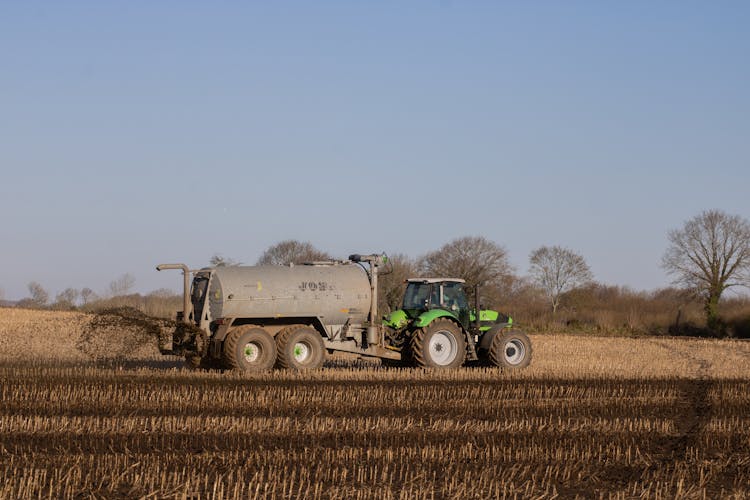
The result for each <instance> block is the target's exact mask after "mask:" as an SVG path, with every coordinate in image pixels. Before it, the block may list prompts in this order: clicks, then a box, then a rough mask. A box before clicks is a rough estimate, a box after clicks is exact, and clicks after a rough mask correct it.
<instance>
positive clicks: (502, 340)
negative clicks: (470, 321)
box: [487, 330, 532, 370]
mask: <svg viewBox="0 0 750 500" xmlns="http://www.w3.org/2000/svg"><path fill="white" fill-rule="evenodd" d="M531 354H532V349H531V340H529V337H528V336H527V335H526V334H525V333H523V332H522V331H520V330H510V331H509V332H506V333H504V334H502V335H499V334H498V335H495V337H494V338H493V339H492V344H491V345H490V349H489V352H488V353H487V358H488V360H489V362H490V364H492V365H493V366H497V367H500V368H503V369H510V370H517V369H520V368H526V367H527V366H529V363H531Z"/></svg>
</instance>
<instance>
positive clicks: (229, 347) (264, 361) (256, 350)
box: [223, 325, 276, 372]
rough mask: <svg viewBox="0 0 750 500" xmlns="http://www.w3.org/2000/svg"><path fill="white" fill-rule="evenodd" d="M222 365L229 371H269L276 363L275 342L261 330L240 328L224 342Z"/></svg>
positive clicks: (247, 327) (253, 327) (255, 327)
mask: <svg viewBox="0 0 750 500" xmlns="http://www.w3.org/2000/svg"><path fill="white" fill-rule="evenodd" d="M223 358H224V364H225V365H226V367H227V368H229V369H231V370H239V371H246V372H257V371H263V370H270V369H271V368H273V365H274V363H275V362H276V342H274V340H273V337H272V336H271V334H269V333H268V332H267V331H265V330H264V329H263V328H259V327H257V326H250V325H247V326H240V327H239V328H235V329H234V330H232V331H230V332H229V334H228V335H227V337H226V339H225V340H224V352H223Z"/></svg>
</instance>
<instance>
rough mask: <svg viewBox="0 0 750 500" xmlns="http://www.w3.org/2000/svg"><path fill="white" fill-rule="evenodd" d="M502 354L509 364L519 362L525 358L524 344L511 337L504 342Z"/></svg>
mask: <svg viewBox="0 0 750 500" xmlns="http://www.w3.org/2000/svg"><path fill="white" fill-rule="evenodd" d="M503 354H504V356H505V361H506V362H507V363H508V364H509V365H517V364H520V363H521V362H522V361H523V360H524V358H526V346H525V345H523V342H521V341H520V340H518V339H511V340H509V341H508V342H506V344H505V350H504V353H503Z"/></svg>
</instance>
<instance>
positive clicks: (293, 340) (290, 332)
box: [276, 325, 326, 370]
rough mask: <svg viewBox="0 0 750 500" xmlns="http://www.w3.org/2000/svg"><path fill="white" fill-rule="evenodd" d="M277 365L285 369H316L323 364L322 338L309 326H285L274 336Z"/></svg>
mask: <svg viewBox="0 0 750 500" xmlns="http://www.w3.org/2000/svg"><path fill="white" fill-rule="evenodd" d="M276 347H277V350H278V353H279V355H278V359H277V365H278V366H279V368H283V369H287V370H316V369H318V368H320V367H322V366H323V362H324V361H325V359H326V349H325V346H324V345H323V338H322V337H321V336H320V333H318V331H317V330H315V329H314V328H311V327H309V326H304V325H296V326H293V327H289V328H285V329H283V330H281V331H280V332H279V334H278V335H277V336H276Z"/></svg>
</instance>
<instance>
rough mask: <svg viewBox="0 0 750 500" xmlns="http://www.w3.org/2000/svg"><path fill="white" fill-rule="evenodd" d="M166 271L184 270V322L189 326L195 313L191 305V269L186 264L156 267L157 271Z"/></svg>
mask: <svg viewBox="0 0 750 500" xmlns="http://www.w3.org/2000/svg"><path fill="white" fill-rule="evenodd" d="M166 269H182V278H183V284H182V322H183V323H185V324H188V325H189V324H190V313H192V312H193V311H192V306H191V304H190V268H189V267H188V266H186V265H185V264H159V265H158V266H156V270H157V271H164V270H166Z"/></svg>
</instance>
